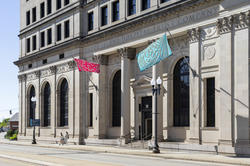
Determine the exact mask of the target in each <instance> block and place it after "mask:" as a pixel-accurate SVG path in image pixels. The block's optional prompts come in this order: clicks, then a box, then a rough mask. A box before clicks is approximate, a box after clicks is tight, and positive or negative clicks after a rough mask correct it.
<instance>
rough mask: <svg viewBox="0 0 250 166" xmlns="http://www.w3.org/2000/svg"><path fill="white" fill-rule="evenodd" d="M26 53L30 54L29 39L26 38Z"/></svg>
mask: <svg viewBox="0 0 250 166" xmlns="http://www.w3.org/2000/svg"><path fill="white" fill-rule="evenodd" d="M26 52H27V53H29V52H30V38H28V39H27V40H26Z"/></svg>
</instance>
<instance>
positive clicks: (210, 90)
mask: <svg viewBox="0 0 250 166" xmlns="http://www.w3.org/2000/svg"><path fill="white" fill-rule="evenodd" d="M206 85H207V87H206V100H207V102H206V108H207V124H206V126H207V127H215V78H207V79H206Z"/></svg>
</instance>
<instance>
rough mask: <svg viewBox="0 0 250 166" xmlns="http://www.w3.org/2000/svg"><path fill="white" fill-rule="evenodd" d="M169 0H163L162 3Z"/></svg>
mask: <svg viewBox="0 0 250 166" xmlns="http://www.w3.org/2000/svg"><path fill="white" fill-rule="evenodd" d="M167 1H169V0H161V3H164V2H167Z"/></svg>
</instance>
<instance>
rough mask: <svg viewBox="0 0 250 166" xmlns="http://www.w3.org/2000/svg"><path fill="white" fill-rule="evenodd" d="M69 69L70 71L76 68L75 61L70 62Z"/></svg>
mask: <svg viewBox="0 0 250 166" xmlns="http://www.w3.org/2000/svg"><path fill="white" fill-rule="evenodd" d="M68 67H69V69H70V70H73V69H74V67H75V61H70V62H68Z"/></svg>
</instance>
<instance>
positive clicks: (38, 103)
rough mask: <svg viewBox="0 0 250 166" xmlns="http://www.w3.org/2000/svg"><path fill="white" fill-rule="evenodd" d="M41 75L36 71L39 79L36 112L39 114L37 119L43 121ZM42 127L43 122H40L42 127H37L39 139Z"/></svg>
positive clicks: (36, 116)
mask: <svg viewBox="0 0 250 166" xmlns="http://www.w3.org/2000/svg"><path fill="white" fill-rule="evenodd" d="M40 74H41V72H40V71H36V72H35V75H36V78H37V81H38V89H37V92H38V93H36V110H38V111H36V112H38V114H37V115H36V114H35V119H36V118H37V119H40V120H41V87H40V85H41V84H40ZM40 127H41V122H40V126H38V127H37V135H38V137H40Z"/></svg>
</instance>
